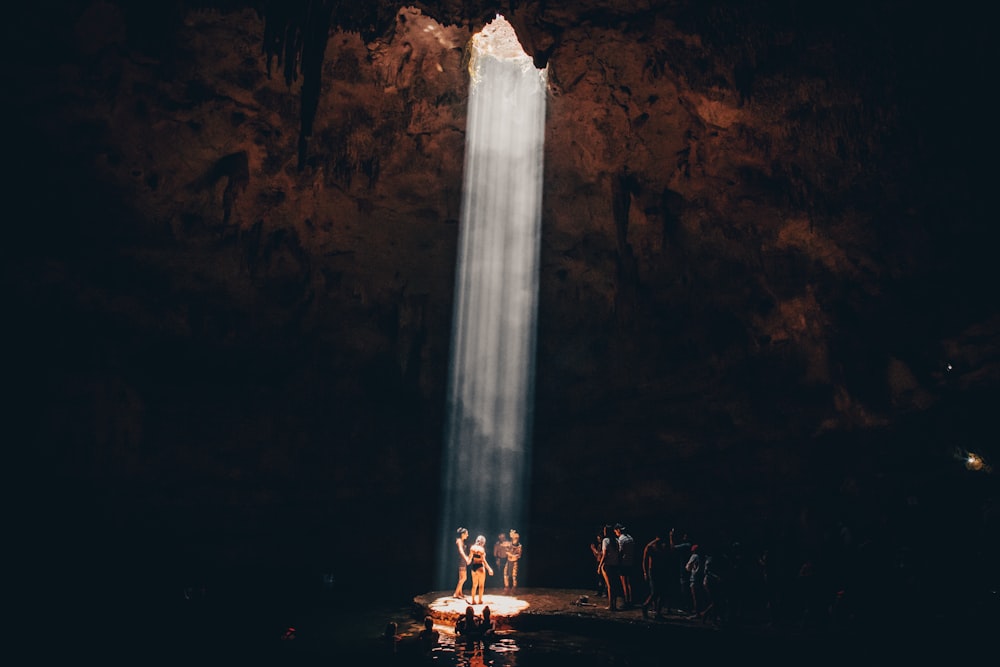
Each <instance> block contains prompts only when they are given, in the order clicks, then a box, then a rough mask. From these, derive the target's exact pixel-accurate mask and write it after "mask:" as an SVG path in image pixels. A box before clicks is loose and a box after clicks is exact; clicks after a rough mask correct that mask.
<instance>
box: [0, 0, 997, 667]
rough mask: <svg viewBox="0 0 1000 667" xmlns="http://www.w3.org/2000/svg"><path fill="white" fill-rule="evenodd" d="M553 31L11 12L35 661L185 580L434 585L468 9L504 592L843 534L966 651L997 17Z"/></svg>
mask: <svg viewBox="0 0 1000 667" xmlns="http://www.w3.org/2000/svg"><path fill="white" fill-rule="evenodd" d="M562 4H563V3H555V2H547V1H545V0H502V1H499V2H484V1H482V0H467V1H463V2H457V1H453V0H440V1H429V2H399V3H397V2H388V1H387V0H380V1H378V2H371V3H362V2H358V3H341V2H334V1H333V0H287V1H285V2H278V1H273V2H272V1H264V0H261V1H257V2H249V1H242V0H214V1H212V0H191V1H184V2H181V1H180V0H157V1H154V2H148V3H145V4H142V5H140V4H139V3H131V2H126V1H125V0H50V1H47V2H38V3H21V2H18V3H16V6H15V7H13V8H10V9H8V10H7V14H8V17H9V20H8V21H7V26H6V29H7V38H6V42H7V43H8V45H10V46H12V49H11V53H12V54H13V57H14V66H13V67H12V69H11V72H10V73H9V77H10V81H11V85H9V90H10V93H9V95H8V101H7V103H6V105H5V106H6V107H7V110H8V115H7V117H8V119H9V122H8V127H9V129H10V130H11V132H10V134H9V135H8V143H9V145H11V150H10V151H9V152H8V156H9V157H8V160H9V161H10V162H11V164H10V165H8V168H7V172H8V174H7V176H6V177H5V179H4V180H5V183H6V185H7V188H8V190H7V199H8V203H9V208H8V214H7V216H8V217H7V218H6V219H7V224H6V228H7V230H8V231H7V237H6V238H7V241H6V242H5V244H4V248H5V261H4V274H5V284H6V293H7V294H8V297H9V298H8V304H9V305H11V306H12V310H11V312H9V313H8V316H7V317H6V318H5V319H6V321H7V323H8V324H7V326H6V328H7V331H8V340H9V341H10V342H9V343H8V350H9V355H8V367H9V368H11V369H12V373H11V374H10V375H9V377H10V378H11V380H12V381H11V385H10V386H9V391H11V394H12V395H13V399H12V400H8V408H9V409H10V415H11V422H12V423H13V424H14V430H13V432H12V433H11V434H10V436H9V439H8V447H7V449H8V451H10V452H12V454H13V460H12V462H11V463H10V464H9V465H8V470H9V473H10V476H11V477H12V481H13V482H14V483H13V484H12V485H10V488H11V489H12V490H13V492H14V493H13V500H14V503H13V505H12V507H13V510H14V512H13V513H14V514H15V517H16V518H15V527H16V528H17V531H18V533H17V535H18V539H17V540H15V541H14V546H15V547H16V550H17V552H18V555H19V556H20V557H21V560H22V562H23V563H24V568H22V571H23V572H25V573H27V574H26V575H25V576H24V577H21V578H20V581H21V582H22V583H23V584H24V586H23V588H24V599H25V605H30V608H32V609H33V608H34V606H35V605H38V606H39V607H41V608H42V609H44V610H47V611H48V612H51V610H52V609H53V608H58V609H59V613H56V614H52V613H46V614H45V618H49V619H50V621H48V623H47V624H46V625H45V627H47V628H49V632H50V633H54V634H59V633H65V632H70V630H68V629H67V627H73V628H75V630H73V631H72V632H74V633H76V636H77V637H78V638H79V639H80V640H81V641H83V640H84V639H86V640H91V639H93V638H94V636H95V635H103V633H104V632H105V630H106V628H103V627H100V628H95V627H94V624H98V625H99V624H100V623H101V621H99V620H97V619H95V618H94V617H93V616H92V615H91V614H90V613H89V612H88V610H89V609H91V608H92V605H94V604H100V603H98V602H96V601H97V600H100V601H102V602H103V603H107V604H111V605H112V606H113V608H114V609H115V610H117V612H118V614H117V615H116V616H115V617H116V618H118V621H117V623H118V625H116V627H129V625H128V623H127V620H126V619H127V617H129V616H130V615H131V614H132V613H133V612H132V611H130V610H135V609H142V610H149V609H159V608H160V607H161V606H163V607H168V606H169V605H170V604H173V603H175V602H177V598H178V597H185V598H187V597H190V595H191V592H192V591H193V590H204V589H208V590H210V591H213V592H215V593H214V594H215V595H216V596H217V597H221V598H226V599H229V600H231V601H232V605H233V606H237V605H243V606H244V608H252V607H254V604H251V603H248V600H252V601H253V602H255V603H258V604H260V605H261V606H268V608H271V609H273V608H276V607H282V606H283V605H285V606H294V605H295V604H301V603H302V600H313V599H314V598H318V597H322V596H323V595H325V594H328V593H330V589H332V590H333V591H334V592H335V594H336V595H338V596H344V597H350V596H356V595H359V594H360V595H364V594H365V592H367V593H369V594H371V595H378V596H383V597H386V596H402V598H408V597H412V596H414V595H418V594H421V593H424V592H426V591H428V590H431V589H432V588H434V586H435V582H434V581H433V578H434V573H435V570H436V567H437V563H438V559H439V558H441V554H440V553H439V550H438V548H437V545H438V543H439V541H440V540H439V538H440V535H439V533H440V526H439V522H438V517H439V510H440V506H441V503H442V489H441V488H440V487H441V478H442V466H443V461H442V458H443V452H444V444H445V443H444V440H445V436H444V432H445V428H446V395H447V391H448V386H447V382H448V370H449V369H448V365H449V353H450V346H451V343H452V324H453V323H452V319H453V308H454V294H455V281H456V258H457V255H458V239H459V234H460V228H461V224H460V220H461V207H462V182H463V156H464V151H465V128H466V120H467V116H466V110H467V103H468V101H469V70H468V62H469V43H470V40H471V38H472V36H473V35H474V34H475V33H476V32H477V31H479V30H480V29H482V28H483V26H485V25H486V24H487V23H488V22H490V21H491V20H493V19H494V17H495V16H496V15H497V14H502V15H503V16H504V17H506V19H507V20H508V21H509V22H510V23H511V25H512V26H513V27H514V29H515V31H516V33H517V36H518V39H519V41H520V42H521V44H522V46H523V48H524V50H525V52H526V53H527V54H528V55H529V56H530V57H531V59H532V61H533V63H534V65H535V66H536V67H538V68H544V70H545V72H546V76H547V86H548V91H547V106H546V116H545V121H544V122H545V141H544V176H543V179H542V185H543V195H542V203H541V240H540V249H539V266H538V320H537V334H536V336H537V348H536V353H535V370H534V378H533V379H534V387H533V396H532V406H531V420H532V421H531V440H532V450H531V462H530V468H531V477H530V484H529V488H526V489H525V498H524V503H525V521H524V525H521V526H517V528H518V529H519V530H520V533H521V535H522V536H523V541H524V544H525V554H526V556H525V558H524V564H523V570H522V577H523V578H524V580H525V581H526V582H527V583H528V584H529V585H531V586H535V587H551V588H574V587H584V588H586V587H589V586H590V585H591V583H592V578H593V561H592V559H591V555H590V554H589V553H588V550H587V544H588V542H590V541H591V540H592V539H593V537H594V534H595V531H596V530H597V529H599V527H600V526H602V525H604V524H615V523H618V522H621V523H624V524H626V525H627V526H628V527H629V529H630V531H631V533H632V534H633V535H634V536H635V538H636V540H637V541H638V542H639V543H640V544H645V543H646V542H647V541H649V540H650V539H652V538H653V537H654V536H655V535H658V534H661V533H663V532H665V531H667V530H668V529H670V528H672V527H678V528H683V529H684V530H685V531H687V532H689V533H690V534H691V535H692V536H693V537H694V538H695V539H696V540H697V541H698V542H699V543H700V544H702V545H705V546H706V548H709V549H714V550H717V551H719V552H721V551H723V550H725V549H727V548H729V547H731V545H733V544H734V543H739V544H741V545H743V548H744V549H746V550H747V553H748V554H753V555H754V556H755V557H756V555H757V554H759V553H762V552H763V551H765V550H770V553H776V552H778V551H779V550H780V552H781V553H782V554H783V555H784V556H785V558H787V565H788V567H789V568H790V570H789V571H795V572H798V568H799V566H800V565H802V564H803V563H807V562H808V563H812V564H816V563H827V562H828V560H825V559H827V557H828V556H829V554H830V553H831V551H836V550H837V549H845V548H847V545H845V540H846V538H845V535H850V536H851V537H850V546H851V547H852V548H853V547H856V546H857V545H861V544H864V545H869V546H870V545H877V549H874V548H873V549H872V551H871V552H869V553H874V554H877V556H872V558H873V559H875V560H873V562H875V563H877V565H874V566H873V567H875V568H876V569H878V570H879V571H881V572H882V573H883V575H884V576H889V577H891V578H892V580H893V585H892V586H891V587H890V589H891V590H892V591H893V592H892V594H891V595H889V596H888V597H890V599H889V600H882V601H881V602H880V604H882V605H885V607H883V609H886V610H888V611H885V613H886V614H892V615H893V616H894V618H903V619H905V620H903V621H900V622H899V626H900V628H901V632H907V631H911V630H912V628H914V627H920V628H926V627H935V628H946V629H947V632H943V633H942V636H952V635H950V634H948V633H954V634H956V635H957V634H958V633H959V632H960V631H961V627H962V626H961V625H960V621H959V620H958V619H954V618H952V615H953V614H954V612H955V610H957V609H964V610H966V611H967V612H968V614H969V615H972V616H974V617H975V619H977V620H983V619H992V620H991V622H995V619H996V618H997V616H996V614H997V609H998V607H1000V603H998V593H997V590H998V586H1000V577H998V568H997V563H998V562H1000V551H998V534H1000V530H998V528H997V510H996V499H997V487H996V475H995V473H994V470H993V467H994V466H995V465H996V464H997V457H998V456H1000V452H998V451H997V439H996V436H995V431H994V418H993V413H992V410H993V409H995V406H996V405H997V404H998V398H1000V396H998V388H1000V355H998V350H1000V308H998V305H1000V299H998V298H997V296H996V293H995V292H996V288H997V285H998V280H997V271H996V266H997V263H996V258H995V253H996V250H995V248H996V242H997V240H998V233H997V231H996V225H995V223H994V220H993V219H992V218H993V217H994V214H992V213H990V212H989V211H988V202H989V195H988V193H989V192H991V191H992V183H991V182H990V178H991V176H990V175H991V174H992V173H993V168H991V167H990V166H989V165H990V164H992V156H993V155H994V154H995V151H994V150H993V146H992V144H993V142H994V137H993V133H992V131H990V130H989V127H990V125H989V122H990V121H989V119H988V114H989V110H988V109H989V107H988V105H987V104H986V102H985V100H986V99H987V98H986V97H984V95H985V94H986V91H987V90H988V86H987V87H986V88H985V89H984V86H985V85H986V84H987V83H989V81H990V76H991V75H990V71H991V69H990V68H989V66H988V64H989V62H991V57H990V56H989V55H988V53H989V51H988V50H987V31H988V27H987V22H986V21H984V20H982V19H981V17H979V16H978V15H977V13H976V12H973V11H971V10H969V9H968V8H967V7H965V6H964V3H958V4H952V5H948V6H941V7H936V8H935V9H934V11H933V12H932V11H930V10H929V9H926V8H920V9H917V8H915V7H909V6H907V5H905V3H900V2H895V1H893V0H872V1H870V2H860V1H859V2H854V1H853V0H848V1H847V2H841V3H819V2H817V3H809V2H801V1H797V0H720V1H718V2H714V1H713V2H696V1H695V0H629V1H627V2H612V1H611V0H578V1H577V2H574V3H565V5H566V6H565V7H563V6H561V5H562ZM982 116H986V118H982ZM22 508H23V509H22ZM476 521H477V519H476V517H469V518H468V519H467V521H466V523H468V524H471V525H473V526H475V525H476ZM508 528H511V526H489V525H485V526H481V530H482V531H484V532H485V534H486V536H487V537H488V538H489V539H490V543H492V539H493V537H494V536H495V535H496V533H497V530H498V529H499V530H500V531H503V530H506V529H508ZM953 561H957V562H960V563H962V565H960V566H955V565H953ZM904 571H905V572H904ZM968 571H972V572H975V573H976V574H975V575H974V577H973V578H974V579H975V582H974V583H968V584H965V585H959V584H958V582H957V581H956V579H960V578H961V573H964V572H968ZM890 572H891V574H886V573H890ZM386 573H392V574H391V576H387V574H386ZM955 574H959V575H960V576H959V577H956V576H955ZM251 581H252V582H253V593H252V595H250V594H248V593H247V582H251ZM490 585H492V584H490ZM831 592H832V593H835V592H837V591H831ZM840 592H843V591H840ZM340 599H343V598H340ZM25 608H26V609H27V608H29V607H28V606H26V607H25ZM917 608H919V609H920V611H919V612H918V611H915V610H916V609H917ZM932 609H934V610H944V612H943V613H931V610H932ZM26 613H27V612H26ZM164 613H166V612H164ZM248 613H249V612H248ZM119 617H124V618H119ZM915 617H918V618H915ZM968 620H969V619H968V618H963V619H961V623H965V622H967V621H968ZM108 622H111V621H108ZM380 630H381V627H378V628H375V631H376V633H377V632H378V631H380ZM142 636H144V637H147V636H148V634H143V635H142ZM503 664H508V663H503Z"/></svg>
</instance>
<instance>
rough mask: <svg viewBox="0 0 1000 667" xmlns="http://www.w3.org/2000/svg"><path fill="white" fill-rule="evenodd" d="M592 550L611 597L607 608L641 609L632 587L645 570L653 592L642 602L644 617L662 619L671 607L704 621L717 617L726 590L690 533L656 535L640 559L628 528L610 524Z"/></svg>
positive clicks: (644, 577)
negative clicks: (637, 605)
mask: <svg viewBox="0 0 1000 667" xmlns="http://www.w3.org/2000/svg"><path fill="white" fill-rule="evenodd" d="M590 550H591V552H592V553H593V555H594V559H595V560H596V561H597V574H598V577H599V579H598V592H601V593H604V594H605V595H606V596H607V600H608V602H607V606H606V607H605V609H607V610H609V611H618V610H620V609H630V608H633V607H635V606H636V605H635V600H634V598H633V589H634V584H636V583H637V577H638V574H639V573H640V572H641V574H642V581H643V582H645V584H646V589H647V590H648V595H647V597H646V599H645V600H644V601H643V602H642V604H641V609H642V615H643V617H644V618H648V617H649V615H650V614H653V616H654V617H655V618H657V619H661V618H663V615H664V613H666V612H667V611H669V610H670V605H671V604H672V605H673V608H674V609H676V610H677V611H680V612H686V613H689V614H691V615H700V616H701V617H702V618H704V619H705V620H709V619H715V618H716V614H717V613H718V609H717V605H716V602H715V600H716V599H718V598H719V593H720V592H721V577H720V574H719V568H718V567H717V566H715V565H713V561H712V558H711V557H710V556H705V555H704V554H702V553H701V551H700V549H699V546H698V545H697V544H693V543H692V542H691V540H690V539H689V538H688V536H687V534H682V533H678V532H677V531H675V530H673V529H671V530H670V531H669V532H668V533H667V535H666V537H664V536H663V535H656V536H655V537H654V538H653V539H652V540H650V541H649V542H648V543H647V544H646V545H645V547H644V548H643V549H642V554H641V556H639V552H638V549H637V547H636V541H635V539H634V538H633V537H632V535H631V534H629V531H628V529H627V528H626V527H625V526H624V525H622V524H621V523H617V524H614V525H611V524H605V525H604V526H603V528H602V529H601V531H600V532H599V533H598V535H597V539H596V541H594V542H592V543H591V545H590ZM637 556H638V557H637ZM678 568H679V569H678ZM678 583H679V584H680V588H678ZM679 592H680V593H679ZM713 593H714V595H713ZM619 600H621V601H622V604H621V606H619V604H618V601H619Z"/></svg>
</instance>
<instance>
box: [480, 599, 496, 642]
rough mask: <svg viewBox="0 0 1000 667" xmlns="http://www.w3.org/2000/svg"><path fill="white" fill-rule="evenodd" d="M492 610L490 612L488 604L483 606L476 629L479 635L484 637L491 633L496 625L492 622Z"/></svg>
mask: <svg viewBox="0 0 1000 667" xmlns="http://www.w3.org/2000/svg"><path fill="white" fill-rule="evenodd" d="M491 614H492V612H490V608H489V606H485V607H483V617H482V619H480V621H479V626H478V631H479V636H480V637H482V638H484V639H486V638H487V637H490V636H491V635H492V634H493V631H494V630H495V629H496V626H495V625H494V624H493V618H492V615H491Z"/></svg>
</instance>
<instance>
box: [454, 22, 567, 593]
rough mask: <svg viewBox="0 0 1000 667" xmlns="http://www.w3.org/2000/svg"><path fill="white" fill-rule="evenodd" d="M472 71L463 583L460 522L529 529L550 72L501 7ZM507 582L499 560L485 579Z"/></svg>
mask: <svg viewBox="0 0 1000 667" xmlns="http://www.w3.org/2000/svg"><path fill="white" fill-rule="evenodd" d="M469 73H470V83H469V106H468V120H467V125H466V141H465V174H464V182H463V192H462V210H461V220H460V228H459V246H458V259H457V271H456V278H455V305H454V312H453V324H452V340H451V359H450V373H449V379H448V397H447V406H446V407H447V421H446V426H445V429H446V432H445V451H444V457H443V461H442V511H441V521H442V523H441V526H442V529H441V536H442V540H441V543H440V547H439V548H440V550H441V551H440V554H441V556H440V557H439V558H438V562H439V571H438V585H439V586H440V587H441V588H450V587H454V586H455V582H456V576H457V551H456V548H455V530H456V528H458V527H459V526H462V527H465V528H467V529H468V530H469V541H468V544H470V545H471V544H472V543H473V542H474V541H475V539H476V536H477V535H485V536H486V538H487V551H488V553H492V551H491V547H492V544H493V540H494V539H495V537H496V535H497V533H498V532H507V531H508V530H510V529H511V528H517V529H518V530H519V531H520V532H522V533H524V532H525V530H524V528H525V526H524V521H525V518H526V517H525V516H524V508H525V507H526V506H527V505H526V502H527V497H526V496H527V493H528V488H529V483H528V482H529V467H530V455H531V432H530V430H531V411H532V410H531V408H532V403H533V388H534V366H535V358H534V357H535V330H536V314H537V301H538V253H539V240H540V229H541V202H542V161H543V160H542V158H543V146H544V139H545V102H546V95H547V82H546V73H545V70H539V69H537V68H535V66H534V63H533V62H532V60H531V58H530V57H529V56H528V55H526V54H525V53H524V51H523V49H522V48H521V45H520V44H519V43H518V41H517V36H516V34H515V33H514V29H513V28H512V27H511V25H510V24H509V23H508V22H507V21H506V19H504V18H503V17H502V16H500V15H497V17H496V19H495V20H494V21H492V22H491V23H489V24H488V25H487V26H486V27H485V28H483V30H482V31H481V32H479V33H477V34H476V35H475V36H474V37H473V38H472V44H471V55H470V61H469ZM491 560H492V557H491ZM497 582H499V583H500V584H501V585H502V573H500V572H497V573H495V574H494V576H493V577H491V578H490V579H488V580H487V584H486V585H487V587H490V586H495V585H497ZM468 586H469V584H468V583H466V587H468Z"/></svg>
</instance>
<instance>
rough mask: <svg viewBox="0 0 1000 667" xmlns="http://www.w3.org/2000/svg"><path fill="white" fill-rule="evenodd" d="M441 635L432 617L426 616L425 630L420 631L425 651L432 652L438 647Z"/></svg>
mask: <svg viewBox="0 0 1000 667" xmlns="http://www.w3.org/2000/svg"><path fill="white" fill-rule="evenodd" d="M440 634H441V633H439V632H438V631H437V630H435V629H434V619H433V618H431V617H430V616H424V629H423V630H421V631H420V642H421V643H422V644H423V647H424V650H430V649H431V648H433V647H434V646H436V645H437V643H438V637H440Z"/></svg>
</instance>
